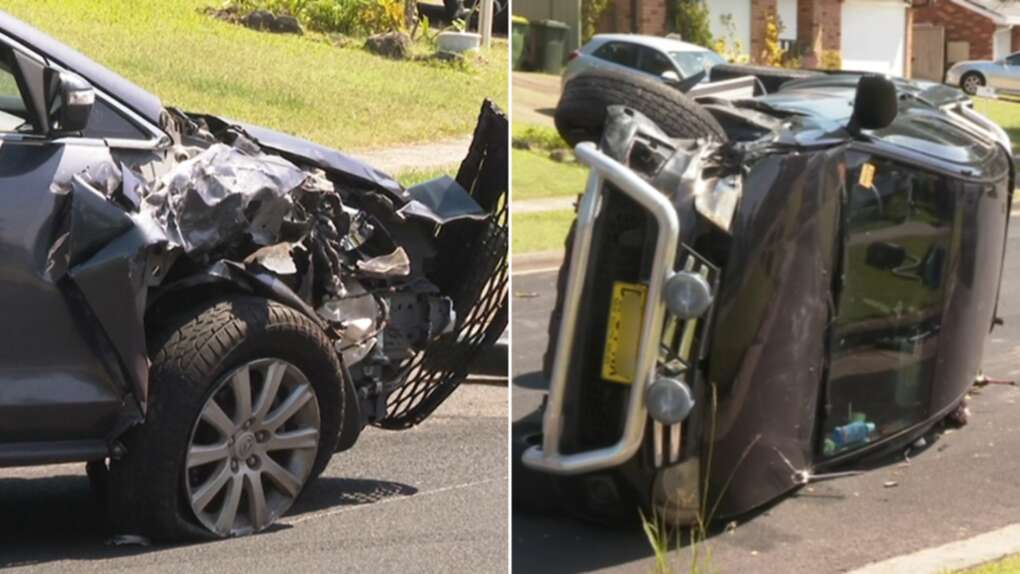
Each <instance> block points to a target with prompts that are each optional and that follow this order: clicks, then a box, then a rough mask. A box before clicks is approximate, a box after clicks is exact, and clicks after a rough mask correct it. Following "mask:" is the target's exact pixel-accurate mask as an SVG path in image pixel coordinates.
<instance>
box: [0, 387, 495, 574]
mask: <svg viewBox="0 0 1020 574" xmlns="http://www.w3.org/2000/svg"><path fill="white" fill-rule="evenodd" d="M506 412H507V388H506V385H505V384H491V385H490V384H484V385H476V384H472V385H465V386H462V387H461V388H460V389H458V390H457V391H456V392H455V393H454V395H453V396H452V397H451V398H450V400H449V401H447V403H446V404H444V405H443V406H442V407H441V408H440V410H439V411H437V413H436V414H435V415H434V416H433V417H432V418H430V419H429V420H428V421H426V422H425V423H424V424H422V425H421V426H419V427H417V428H415V429H412V430H408V431H401V432H390V431H380V430H375V429H371V430H368V431H367V432H366V433H365V434H363V435H362V437H361V439H360V441H359V442H358V444H357V445H355V447H354V448H353V449H352V450H350V451H348V452H346V453H343V454H341V455H337V456H336V457H334V458H333V460H332V461H331V463H330V465H329V467H328V468H327V469H326V471H325V472H324V473H323V476H322V477H321V478H319V480H318V481H316V482H314V483H312V484H311V485H310V486H309V489H308V490H307V491H306V492H305V493H304V494H303V495H302V498H301V499H300V500H299V501H298V503H297V504H296V507H295V508H294V509H293V510H292V511H291V512H290V514H289V515H287V516H285V517H284V519H283V520H282V523H281V524H278V525H277V526H275V527H273V528H272V529H270V531H267V532H265V533H262V534H259V535H257V536H249V537H247V538H240V539H233V540H226V541H222V542H215V543H205V544H192V545H185V546H155V547H140V546H119V547H115V546H110V545H108V544H107V541H108V540H109V538H110V537H111V535H112V533H111V532H110V530H109V524H108V523H107V520H106V518H105V516H104V514H103V512H102V511H101V509H100V508H99V506H98V505H97V504H96V502H95V501H94V500H93V498H92V496H91V494H90V492H89V486H88V479H87V478H86V477H85V473H84V466H83V465H58V466H47V467H36V468H27V469H0V568H4V567H18V568H15V570H16V571H21V570H25V571H39V572H44V571H62V572H111V571H128V570H129V571H131V572H132V573H142V572H238V573H241V572H243V573H245V574H251V573H253V572H274V573H279V572H289V573H296V572H301V573H306V572H373V573H374V572H400V573H402V574H405V573H415V572H471V573H478V572H504V571H506V564H507V486H506V484H507V474H508V472H507V457H506V444H507V419H506Z"/></svg>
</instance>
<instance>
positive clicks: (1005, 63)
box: [946, 52, 1020, 95]
mask: <svg viewBox="0 0 1020 574" xmlns="http://www.w3.org/2000/svg"><path fill="white" fill-rule="evenodd" d="M946 83H947V84H949V85H951V86H959V87H960V89H961V90H963V91H964V92H967V93H968V94H970V95H974V94H977V92H978V89H980V88H981V87H983V86H988V87H990V88H993V89H995V91H997V92H1005V93H1011V94H1018V93H1020V52H1017V53H1015V54H1010V55H1008V56H1006V57H1005V58H1002V59H1000V60H995V61H994V62H993V61H990V60H967V61H965V62H957V63H955V64H953V65H952V67H950V68H949V70H947V71H946Z"/></svg>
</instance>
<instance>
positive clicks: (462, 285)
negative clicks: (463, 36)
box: [375, 101, 510, 429]
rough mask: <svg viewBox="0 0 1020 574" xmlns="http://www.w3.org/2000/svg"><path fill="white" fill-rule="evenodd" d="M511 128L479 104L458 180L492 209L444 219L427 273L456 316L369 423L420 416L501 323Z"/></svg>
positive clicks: (397, 425)
mask: <svg viewBox="0 0 1020 574" xmlns="http://www.w3.org/2000/svg"><path fill="white" fill-rule="evenodd" d="M508 137H509V126H508V124H507V119H506V116H505V115H503V113H502V112H501V111H499V109H498V108H496V106H495V105H493V104H492V103H491V102H488V101H487V102H485V104H483V106H482V112H481V114H480V116H479V119H478V126H477V127H476V128H475V135H474V140H473V141H472V144H471V150H470V151H469V152H468V156H467V158H465V159H464V161H463V162H462V163H461V166H460V170H459V172H458V173H457V182H458V183H460V184H461V185H462V186H463V187H464V189H467V190H468V191H470V192H471V194H472V196H473V197H474V198H475V200H476V201H478V203H479V204H480V205H481V206H482V207H483V208H485V209H486V210H487V211H488V212H489V213H491V214H492V215H491V216H490V217H489V218H488V219H487V220H486V221H484V222H475V221H468V222H460V223H454V224H449V225H446V226H444V227H443V228H442V231H441V232H440V233H439V235H438V237H437V246H438V252H439V256H438V262H437V268H436V269H435V270H434V272H432V273H430V279H432V280H433V282H434V283H436V285H437V286H439V288H440V290H442V292H443V293H445V294H447V295H449V297H450V298H451V299H453V303H454V309H455V310H456V312H457V322H456V325H455V328H454V329H453V331H452V332H451V333H448V334H446V335H443V336H442V337H440V338H438V339H437V340H435V341H434V342H433V343H431V344H430V345H429V347H428V348H427V349H425V350H424V351H423V352H420V353H418V354H417V355H415V356H414V357H412V358H411V359H409V360H408V361H407V362H406V363H405V366H406V367H407V376H406V377H405V379H404V382H403V383H402V384H400V386H398V387H397V388H396V389H394V390H393V392H392V393H391V394H390V395H389V397H388V398H387V401H386V412H387V415H386V416H385V417H384V418H382V419H380V420H379V421H377V422H376V423H375V424H376V425H377V426H380V427H382V428H388V429H403V428H409V427H412V426H414V425H416V424H418V423H420V422H421V421H423V420H425V419H426V418H427V417H428V416H429V415H430V414H432V412H433V411H435V410H436V408H437V407H438V406H439V405H440V404H442V402H443V401H444V400H445V399H446V398H447V397H448V396H450V393H452V392H453V391H454V389H456V388H457V386H458V385H459V384H460V383H461V382H462V381H463V380H464V379H465V378H467V375H468V369H469V367H470V366H471V364H472V363H473V362H474V361H475V359H476V358H477V357H478V355H479V354H480V353H481V352H482V351H484V350H485V349H486V348H487V347H489V346H491V345H492V344H494V343H495V342H496V341H497V340H498V339H499V337H500V336H501V335H502V333H503V331H504V330H505V329H506V326H507V319H508V303H509V298H508V294H509V273H510V268H509V264H508V248H509V205H508V185H507V182H508V175H509V174H508V169H507V167H508V150H507V140H508Z"/></svg>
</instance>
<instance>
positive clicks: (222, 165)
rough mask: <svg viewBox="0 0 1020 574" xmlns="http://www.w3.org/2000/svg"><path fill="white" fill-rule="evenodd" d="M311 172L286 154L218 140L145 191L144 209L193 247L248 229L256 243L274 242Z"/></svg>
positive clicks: (190, 249)
mask: <svg viewBox="0 0 1020 574" xmlns="http://www.w3.org/2000/svg"><path fill="white" fill-rule="evenodd" d="M242 141H243V140H242ZM307 178H308V174H307V173H305V172H304V171H302V170H301V169H300V168H298V167H297V166H296V165H294V164H293V163H291V162H289V161H287V160H285V159H283V158H282V157H279V156H273V155H267V154H262V153H258V154H251V153H249V152H247V151H243V150H242V149H240V148H238V147H231V146H228V145H225V144H214V145H212V146H210V147H209V149H207V150H205V151H203V152H201V153H199V154H198V155H197V156H195V157H193V158H191V159H189V160H187V161H184V162H182V163H180V164H178V165H176V166H175V167H174V168H173V169H172V170H171V171H170V173H168V174H167V175H166V176H164V177H163V178H162V179H161V180H160V181H159V182H158V183H157V184H156V187H155V189H153V190H152V192H151V193H149V194H148V195H146V196H145V197H144V201H143V203H142V212H143V213H147V214H150V215H151V216H152V217H153V218H154V219H156V220H157V221H159V222H160V223H161V224H162V225H163V227H164V228H165V229H166V231H167V234H168V236H169V238H170V240H171V242H172V243H174V244H175V245H179V246H181V247H183V248H184V250H185V251H187V252H189V253H200V252H205V251H209V250H211V249H213V248H215V247H218V246H220V245H222V244H223V243H224V241H227V240H229V239H231V238H234V237H236V236H238V235H240V234H241V233H244V232H247V233H249V234H250V235H251V238H252V240H253V241H254V242H255V243H256V244H259V245H271V244H273V243H275V242H276V240H277V238H278V236H279V232H280V225H281V223H282V221H283V219H284V217H285V216H286V215H287V214H288V213H289V212H290V209H291V205H292V200H291V196H290V192H291V191H293V190H294V189H296V188H298V187H299V186H301V184H302V183H303V182H304V181H305V180H306V179H307Z"/></svg>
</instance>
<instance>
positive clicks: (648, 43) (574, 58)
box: [563, 34, 726, 86]
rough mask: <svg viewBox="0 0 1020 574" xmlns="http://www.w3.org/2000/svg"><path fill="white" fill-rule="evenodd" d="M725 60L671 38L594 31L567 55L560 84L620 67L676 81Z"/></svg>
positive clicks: (696, 46)
mask: <svg viewBox="0 0 1020 574" xmlns="http://www.w3.org/2000/svg"><path fill="white" fill-rule="evenodd" d="M725 62H726V61H725V60H724V59H723V58H722V56H720V55H719V54H716V53H715V52H713V51H711V50H708V49H706V48H703V47H701V46H698V45H695V44H689V43H687V42H682V41H680V40H676V39H673V38H662V37H659V36H642V35H638V34H598V35H596V36H595V37H594V38H592V39H591V41H590V42H588V43H587V44H585V45H584V46H583V47H581V49H580V50H575V51H574V52H573V53H571V54H570V62H569V63H568V64H567V69H566V70H565V71H564V72H563V85H564V86H565V85H566V84H567V82H569V81H570V80H571V79H573V78H574V77H576V76H579V75H581V74H583V73H584V72H586V71H588V70H592V69H600V70H605V69H615V70H620V69H622V70H627V71H629V72H634V73H637V74H641V75H645V76H651V77H653V78H655V79H657V80H659V81H662V82H666V83H673V84H676V83H679V82H681V81H683V80H686V79H688V78H691V77H693V76H695V75H697V74H700V73H701V72H707V71H708V70H709V69H710V68H711V67H712V66H715V65H716V64H723V63H725ZM695 81H696V80H695Z"/></svg>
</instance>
